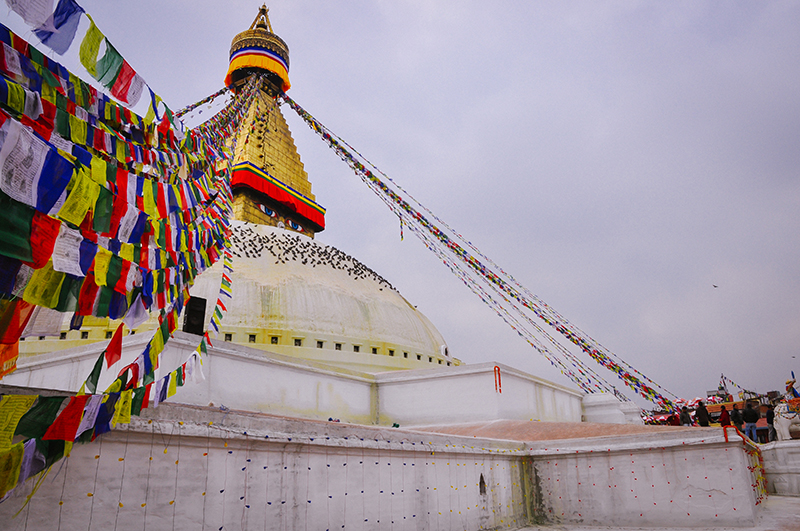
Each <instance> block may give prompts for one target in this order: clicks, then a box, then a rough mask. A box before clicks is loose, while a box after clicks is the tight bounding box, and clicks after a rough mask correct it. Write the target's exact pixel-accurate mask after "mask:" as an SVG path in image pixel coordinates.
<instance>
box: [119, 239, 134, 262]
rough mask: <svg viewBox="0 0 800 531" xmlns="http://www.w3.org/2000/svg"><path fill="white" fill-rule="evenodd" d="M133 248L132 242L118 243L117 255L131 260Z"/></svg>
mask: <svg viewBox="0 0 800 531" xmlns="http://www.w3.org/2000/svg"><path fill="white" fill-rule="evenodd" d="M134 250H135V247H134V246H133V244H132V243H123V244H121V245H120V249H119V257H120V258H122V259H123V260H127V261H128V262H133V256H134V255H133V253H134Z"/></svg>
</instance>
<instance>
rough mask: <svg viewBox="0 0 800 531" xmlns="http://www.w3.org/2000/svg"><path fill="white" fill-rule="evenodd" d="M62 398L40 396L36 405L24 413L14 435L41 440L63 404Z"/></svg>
mask: <svg viewBox="0 0 800 531" xmlns="http://www.w3.org/2000/svg"><path fill="white" fill-rule="evenodd" d="M64 398H65V397H63V396H40V397H39V400H38V401H37V402H36V405H35V406H33V407H32V408H30V409H29V410H28V412H27V413H25V414H24V415H23V416H22V418H21V419H20V421H19V423H18V424H17V429H16V431H15V432H14V435H21V436H23V437H29V438H31V439H41V437H42V435H44V433H45V432H46V431H47V428H49V427H50V425H51V424H52V423H53V421H54V420H55V419H56V416H57V415H58V411H59V410H60V409H61V404H63V403H64Z"/></svg>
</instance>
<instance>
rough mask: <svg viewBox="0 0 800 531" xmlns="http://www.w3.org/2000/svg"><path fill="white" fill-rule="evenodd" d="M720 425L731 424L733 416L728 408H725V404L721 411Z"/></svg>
mask: <svg viewBox="0 0 800 531" xmlns="http://www.w3.org/2000/svg"><path fill="white" fill-rule="evenodd" d="M719 425H720V426H730V425H731V416H730V415H729V414H728V410H727V409H725V406H722V408H721V409H720V412H719Z"/></svg>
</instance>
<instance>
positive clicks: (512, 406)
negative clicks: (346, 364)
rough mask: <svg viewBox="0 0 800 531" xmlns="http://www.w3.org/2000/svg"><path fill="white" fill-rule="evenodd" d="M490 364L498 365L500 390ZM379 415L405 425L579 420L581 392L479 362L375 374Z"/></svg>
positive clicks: (506, 368)
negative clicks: (442, 367) (486, 421)
mask: <svg viewBox="0 0 800 531" xmlns="http://www.w3.org/2000/svg"><path fill="white" fill-rule="evenodd" d="M494 367H499V369H500V383H501V386H500V388H499V389H500V390H501V391H502V392H499V391H498V388H497V387H496V380H495V370H494ZM376 380H377V382H378V389H379V394H380V412H381V419H382V420H383V419H385V420H386V422H387V423H391V422H397V423H399V424H400V425H401V426H405V425H417V426H421V425H432V424H454V423H458V422H474V421H481V420H496V419H514V420H531V419H536V420H546V421H560V422H580V421H581V398H582V396H583V395H582V393H579V392H577V391H574V390H572V389H569V388H567V387H562V386H560V385H557V384H553V383H551V382H548V381H546V380H543V379H541V378H536V377H535V376H531V375H530V374H526V373H524V372H522V371H518V370H516V369H514V368H512V367H509V366H507V365H502V364H497V363H491V362H490V363H480V364H475V365H462V366H459V367H448V368H447V369H439V370H437V369H433V370H410V371H402V372H397V371H395V372H391V373H379V374H377V375H376Z"/></svg>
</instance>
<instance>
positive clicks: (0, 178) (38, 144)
mask: <svg viewBox="0 0 800 531" xmlns="http://www.w3.org/2000/svg"><path fill="white" fill-rule="evenodd" d="M6 124H7V125H6V127H8V133H7V134H6V137H5V141H4V142H3V147H2V149H0V190H3V192H5V193H6V194H8V196H9V197H11V198H12V199H14V200H16V201H19V202H20V203H24V204H26V205H28V206H31V207H35V206H36V199H37V195H38V186H39V177H40V176H41V174H42V167H43V166H44V161H45V157H46V156H47V153H48V151H49V149H47V145H46V144H45V143H44V142H43V141H42V140H40V139H39V138H37V137H36V135H34V134H33V133H32V132H30V131H29V130H28V129H26V128H25V127H23V126H22V124H20V123H19V122H18V121H16V120H9V121H7V122H6Z"/></svg>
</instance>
